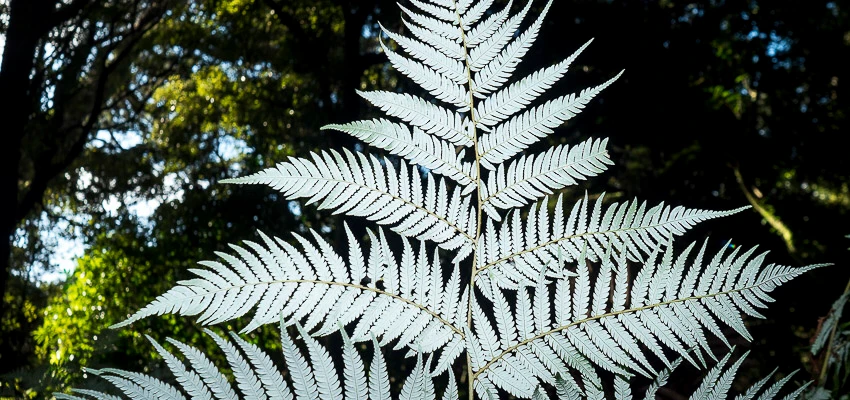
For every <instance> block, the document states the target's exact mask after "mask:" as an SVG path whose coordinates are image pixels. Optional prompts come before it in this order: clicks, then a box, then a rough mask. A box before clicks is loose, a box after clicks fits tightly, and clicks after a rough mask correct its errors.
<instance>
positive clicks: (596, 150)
mask: <svg viewBox="0 0 850 400" xmlns="http://www.w3.org/2000/svg"><path fill="white" fill-rule="evenodd" d="M607 143H608V140H607V139H602V140H598V139H588V140H586V141H584V142H581V143H580V144H578V145H576V146H574V147H572V148H571V147H570V146H567V145H562V146H556V147H553V148H551V149H549V150H547V151H546V152H545V153H543V154H540V155H538V156H536V157H535V156H534V155H531V156H527V157H526V156H523V157H520V158H519V159H518V160H516V161H514V162H512V163H510V164H509V165H508V166H507V168H505V167H504V165H501V166H499V169H498V170H497V171H494V172H493V173H490V174H489V176H488V180H487V184H486V185H482V187H481V190H482V196H483V198H484V200H483V201H482V202H483V203H485V204H492V205H494V206H496V207H498V208H501V209H509V208H513V207H522V206H524V205H526V204H528V203H529V202H531V201H536V200H537V199H539V198H541V197H543V196H544V195H548V194H552V193H554V192H556V191H558V190H561V189H563V188H565V187H567V186H571V185H575V184H577V183H578V182H579V181H580V180H584V179H586V178H588V177H591V176H595V175H598V174H600V173H602V172H603V171H604V170H605V169H606V168H607V165H611V164H612V162H611V159H610V158H609V157H608V151H607V150H606V144H607Z"/></svg>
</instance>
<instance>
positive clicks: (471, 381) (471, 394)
mask: <svg viewBox="0 0 850 400" xmlns="http://www.w3.org/2000/svg"><path fill="white" fill-rule="evenodd" d="M452 6H453V7H454V11H455V17H456V18H457V24H458V28H459V29H460V39H461V44H462V46H463V61H464V64H465V65H466V84H467V87H469V121H470V126H471V133H472V151H473V152H474V153H475V181H474V182H475V192H476V193H475V197H476V198H477V207H476V210H475V211H476V224H475V240H474V242H473V244H472V247H473V250H472V271H471V272H470V276H469V295H468V296H467V301H466V326H467V329H468V331H469V332H470V334H472V299H474V298H475V275H476V274H477V273H478V241H479V239H480V237H481V222H482V221H481V219H482V213H483V211H484V208H483V203H482V196H481V156H480V155H479V154H478V132H477V129H476V126H475V125H476V122H475V97H474V93H475V89H474V85H473V84H472V66H471V65H470V62H469V48H468V46H467V43H466V31H465V30H464V28H463V19H461V17H460V13H459V12H458V5H457V0H452ZM466 372H467V380H468V382H467V384H468V389H467V390H468V393H467V396H468V398H469V400H474V399H475V377H476V376H477V375H474V374H473V371H472V356H471V355H470V354H469V349H467V351H466Z"/></svg>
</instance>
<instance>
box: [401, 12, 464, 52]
mask: <svg viewBox="0 0 850 400" xmlns="http://www.w3.org/2000/svg"><path fill="white" fill-rule="evenodd" d="M401 22H402V23H403V24H404V26H405V28H406V29H407V30H409V31H410V33H411V34H413V36H414V37H416V38H417V39H419V40H421V41H422V42H424V43H427V44H428V45H430V46H433V47H434V48H435V49H437V50H439V51H441V52H442V53H443V54H445V55H447V56H449V57H451V58H453V59H455V60H458V61H463V60H464V58H465V57H466V53H465V52H464V50H463V46H462V45H461V44H460V43H458V42H457V41H455V40H451V39H448V38H446V37H443V36H440V35H438V34H436V33H434V32H432V31H429V30H428V29H425V28H423V27H421V26H419V25H416V24H414V23H411V22H410V21H408V20H406V19H404V18H402V20H401Z"/></svg>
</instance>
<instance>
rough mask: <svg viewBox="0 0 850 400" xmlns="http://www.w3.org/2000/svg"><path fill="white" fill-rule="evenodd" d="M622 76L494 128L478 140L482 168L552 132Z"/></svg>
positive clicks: (523, 114)
mask: <svg viewBox="0 0 850 400" xmlns="http://www.w3.org/2000/svg"><path fill="white" fill-rule="evenodd" d="M622 74H623V73H622V72H620V73H619V74H617V75H616V76H615V77H613V78H611V79H610V80H608V81H607V82H605V83H603V84H601V85H599V86H596V87H593V88H589V89H585V90H582V91H581V92H580V93H579V94H578V95H576V94H575V93H573V94H571V95H568V96H563V97H559V98H557V99H554V100H550V101H548V102H546V103H544V104H542V105H540V106H537V107H535V108H533V109H531V110H528V111H526V112H524V113H522V114H520V115H518V116H515V117H513V118H511V119H510V120H508V121H506V122H504V123H502V124H500V125H497V126H496V127H494V128H493V131H492V132H490V133H488V134H486V135H484V136H482V137H481V139H480V140H479V147H478V153H479V155H480V157H481V165H483V166H484V167H485V168H487V169H491V170H492V169H495V168H496V166H497V165H498V164H500V163H502V162H504V161H505V160H507V159H509V158H511V157H513V156H514V155H516V154H517V153H519V152H521V151H523V150H525V148H527V147H528V146H529V145H531V144H532V143H534V142H536V141H538V140H539V139H540V138H542V137H545V136H546V135H548V134H550V133H552V132H553V130H554V128H556V127H558V126H560V125H561V124H562V123H564V122H565V121H566V120H568V119H570V118H572V117H573V116H575V115H576V114H578V113H580V112H581V110H582V109H584V107H585V106H586V105H587V104H588V103H589V102H590V100H592V99H593V98H594V97H596V95H598V94H599V93H600V92H601V91H602V90H604V89H605V88H607V87H608V86H610V85H611V84H612V83H614V81H616V80H617V79H619V78H620V76H621V75H622Z"/></svg>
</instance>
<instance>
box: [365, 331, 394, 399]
mask: <svg viewBox="0 0 850 400" xmlns="http://www.w3.org/2000/svg"><path fill="white" fill-rule="evenodd" d="M372 348H373V349H374V351H375V354H374V357H372V364H370V365H369V396H370V398H371V399H372V400H389V399H390V378H389V374H387V364H386V361H385V360H384V355H383V354H382V353H381V347H380V346H379V345H378V341H377V340H375V338H374V337H372Z"/></svg>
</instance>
